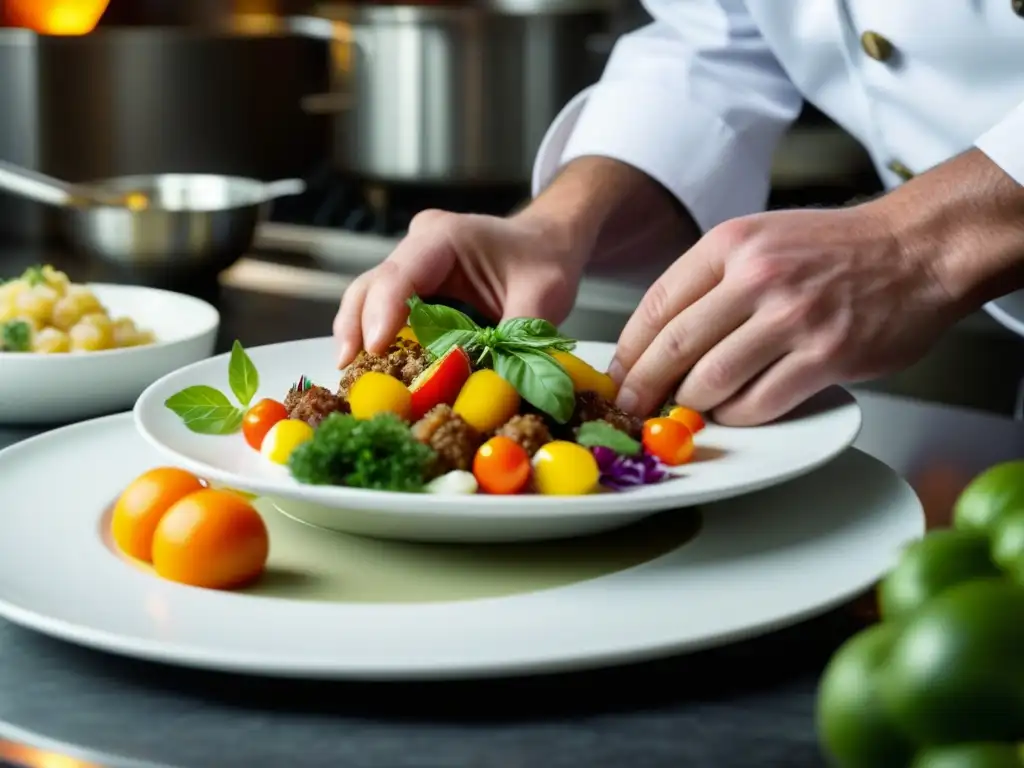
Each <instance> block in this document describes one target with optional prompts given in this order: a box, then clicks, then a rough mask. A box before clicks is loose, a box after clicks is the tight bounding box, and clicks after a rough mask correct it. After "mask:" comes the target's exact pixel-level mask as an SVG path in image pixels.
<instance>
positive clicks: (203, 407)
mask: <svg viewBox="0 0 1024 768" xmlns="http://www.w3.org/2000/svg"><path fill="white" fill-rule="evenodd" d="M164 406H165V407H167V408H169V409H170V410H172V411H174V413H176V414H177V415H178V416H179V417H180V418H181V420H182V421H183V422H184V423H185V426H186V427H188V428H189V429H190V430H192V431H193V432H197V433H199V434H201V435H230V434H233V433H235V432H237V431H238V430H239V429H241V427H242V417H243V416H245V411H243V410H241V409H240V408H236V407H235V406H233V405H232V404H231V401H230V400H228V398H227V395H225V394H224V393H223V392H221V391H220V390H217V389H214V388H213V387H208V386H206V385H204V384H200V385H197V386H194V387H187V388H186V389H183V390H181V392H178V393H177V394H175V395H171V396H170V397H169V398H167V400H166V401H165V402H164Z"/></svg>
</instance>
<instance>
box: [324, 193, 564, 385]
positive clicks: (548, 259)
mask: <svg viewBox="0 0 1024 768" xmlns="http://www.w3.org/2000/svg"><path fill="white" fill-rule="evenodd" d="M581 250H582V249H580V248H577V247H575V246H573V244H572V243H571V242H570V241H569V240H568V239H567V238H565V237H563V236H562V235H561V234H560V232H559V230H558V229H557V228H556V227H555V226H552V225H550V224H549V223H548V222H547V221H546V220H545V219H544V218H542V217H540V216H536V215H532V214H531V213H530V209H529V208H527V209H526V210H524V211H523V212H522V213H520V214H517V215H514V216H511V217H509V218H499V217H494V216H481V215H476V214H456V213H447V212H445V211H437V210H429V211H424V212H422V213H420V214H419V215H417V216H416V217H415V218H414V219H413V221H412V224H411V225H410V227H409V233H408V235H407V236H406V237H405V238H404V239H403V240H402V241H401V243H399V245H398V247H397V248H396V249H395V250H394V252H393V253H392V254H391V255H390V256H388V258H387V259H386V260H385V261H384V262H382V263H381V264H380V265H379V266H377V267H375V268H374V269H372V270H370V271H369V272H366V273H364V274H362V275H360V276H359V277H358V278H356V280H355V281H354V282H353V283H352V285H351V286H349V288H348V289H347V290H346V291H345V293H344V295H343V296H342V300H341V307H340V309H339V310H338V314H337V317H336V318H335V320H334V335H335V337H336V338H337V340H338V342H339V346H340V349H339V364H340V365H341V366H345V365H348V363H350V362H351V361H352V360H353V359H354V358H355V356H356V355H357V354H358V353H359V351H360V350H362V349H364V348H365V349H366V350H367V351H369V352H375V353H378V354H379V353H381V352H383V351H384V350H385V349H386V348H387V346H388V345H389V344H390V343H391V342H392V341H393V340H394V338H395V336H396V334H397V333H398V331H399V330H400V329H401V327H402V326H403V325H404V324H405V322H406V320H407V318H408V308H407V306H406V300H407V299H408V298H410V297H411V296H412V295H414V294H417V295H421V296H431V295H437V296H445V297H447V298H452V299H458V300H460V301H463V302H465V303H467V304H469V305H471V306H472V307H474V308H475V309H477V310H479V311H480V312H482V313H483V314H485V315H490V316H491V317H493V318H494V319H495V320H499V319H502V318H509V317H539V318H543V319H545V320H548V321H549V322H552V323H556V324H557V323H560V322H562V321H563V320H565V318H566V317H567V316H568V314H569V312H570V310H571V309H572V305H573V302H574V301H575V299H576V291H577V289H578V287H579V281H580V277H581V275H582V271H583V263H584V254H583V253H582V252H581Z"/></svg>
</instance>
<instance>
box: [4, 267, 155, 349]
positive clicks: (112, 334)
mask: <svg viewBox="0 0 1024 768" xmlns="http://www.w3.org/2000/svg"><path fill="white" fill-rule="evenodd" d="M155 341H156V336H155V335H154V333H153V332H152V331H151V330H148V329H140V328H139V327H138V326H137V325H136V322H135V320H134V319H133V318H131V317H128V316H119V317H112V316H111V313H110V311H109V310H108V309H107V308H106V307H105V306H104V305H103V303H102V302H101V301H100V299H99V297H98V296H97V295H96V293H95V291H94V290H93V289H92V288H90V287H89V286H87V285H80V284H77V283H73V282H71V280H70V279H69V278H68V276H67V275H66V274H64V273H63V272H60V271H58V270H56V269H54V268H53V267H52V266H50V265H43V266H37V267H30V268H29V269H27V270H25V272H23V273H22V274H21V275H20V276H19V277H15V278H13V279H10V280H7V281H6V282H4V281H0V352H35V353H39V354H58V353H64V352H102V351H104V350H109V349H123V348H125V347H137V346H142V345H146V344H153V343H154V342H155Z"/></svg>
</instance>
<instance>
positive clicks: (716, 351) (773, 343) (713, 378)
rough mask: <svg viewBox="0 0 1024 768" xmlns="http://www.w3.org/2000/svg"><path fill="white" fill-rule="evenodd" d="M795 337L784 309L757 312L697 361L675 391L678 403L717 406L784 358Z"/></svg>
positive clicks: (707, 408)
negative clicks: (780, 310)
mask: <svg viewBox="0 0 1024 768" xmlns="http://www.w3.org/2000/svg"><path fill="white" fill-rule="evenodd" d="M792 338H793V335H792V323H790V322H789V319H788V317H787V315H786V313H785V312H782V313H775V312H769V311H767V310H764V309H762V310H760V311H758V312H755V313H754V315H753V317H751V318H750V320H748V321H747V322H745V323H744V324H743V325H741V326H740V327H739V328H737V329H736V330H735V331H734V332H733V333H731V334H729V336H727V337H726V338H725V339H723V340H722V342H721V343H719V344H718V345H717V346H715V347H714V348H713V349H712V350H711V351H710V352H708V353H707V354H706V355H704V357H702V358H701V359H700V360H698V361H697V363H696V364H695V365H694V366H693V368H692V369H691V370H690V372H689V373H687V374H686V377H685V378H684V379H683V383H682V384H681V385H680V386H679V389H678V390H676V402H678V403H679V404H680V405H685V406H687V407H689V408H693V409H694V410H696V411H710V410H712V409H714V408H717V407H718V406H720V405H721V404H722V403H724V402H726V401H728V400H729V399H730V398H731V397H733V396H734V395H735V394H736V393H737V392H739V391H740V390H741V389H743V388H744V387H745V386H746V385H747V384H749V383H750V382H751V381H752V380H753V379H754V378H756V377H757V376H758V375H759V374H761V373H764V371H765V370H766V369H767V368H768V367H769V366H771V365H772V364H774V363H776V362H778V361H779V360H780V359H782V358H783V357H784V356H785V355H786V354H787V353H788V352H789V351H790V350H791V349H792Z"/></svg>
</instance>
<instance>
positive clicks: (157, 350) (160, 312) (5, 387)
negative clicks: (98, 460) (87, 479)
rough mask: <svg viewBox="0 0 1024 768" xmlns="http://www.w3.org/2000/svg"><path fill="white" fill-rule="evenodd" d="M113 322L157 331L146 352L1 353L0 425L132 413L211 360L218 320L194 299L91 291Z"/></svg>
mask: <svg viewBox="0 0 1024 768" xmlns="http://www.w3.org/2000/svg"><path fill="white" fill-rule="evenodd" d="M89 287H90V288H91V289H92V290H93V292H94V293H95V294H96V297H97V298H98V299H99V300H100V302H101V303H102V304H103V305H104V306H105V307H106V308H107V310H108V311H109V312H110V314H111V315H112V316H114V317H119V316H127V317H130V318H132V319H133V320H134V321H135V324H136V325H137V326H138V327H139V328H145V329H148V330H152V331H153V332H154V333H155V334H156V338H157V343H155V344H150V345H147V346H143V347H128V348H126V349H112V350H107V351H104V352H85V353H75V354H62V355H42V354H33V353H29V352H0V424H59V423H64V422H68V421H78V420H81V419H87V418H91V417H93V416H98V415H101V414H106V413H112V412H114V411H123V410H128V409H129V408H131V407H132V404H133V403H134V402H135V400H136V398H137V397H138V396H139V395H140V394H142V391H143V390H144V389H145V388H146V387H148V386H149V385H150V384H152V383H153V382H155V381H156V380H157V379H159V378H160V377H161V376H164V375H165V374H167V373H170V372H171V371H175V370H178V369H179V368H181V367H182V366H186V365H189V364H191V363H194V362H196V361H197V360H202V359H203V358H206V357H209V356H210V355H211V354H212V353H213V349H214V344H215V343H216V341H217V329H218V328H219V326H220V314H219V313H218V312H217V310H216V309H214V308H213V307H212V306H211V305H210V304H208V303H206V302H205V301H201V300H200V299H196V298H193V297H191V296H185V295H183V294H180V293H172V292H171V291H162V290H158V289H155V288H143V287H139V286H132V285H108V284H102V283H101V284H91V285H90V286H89Z"/></svg>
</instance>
